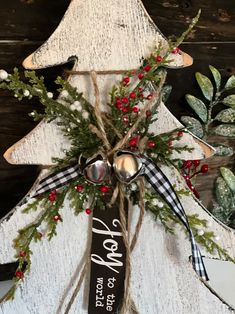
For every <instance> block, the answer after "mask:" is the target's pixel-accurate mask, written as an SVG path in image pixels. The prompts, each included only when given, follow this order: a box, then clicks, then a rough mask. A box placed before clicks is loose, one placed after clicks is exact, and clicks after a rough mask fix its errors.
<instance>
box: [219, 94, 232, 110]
mask: <svg viewBox="0 0 235 314" xmlns="http://www.w3.org/2000/svg"><path fill="white" fill-rule="evenodd" d="M222 102H223V104H225V105H227V106H229V107H231V108H233V109H235V95H230V96H227V97H225V98H224V99H223V100H222Z"/></svg>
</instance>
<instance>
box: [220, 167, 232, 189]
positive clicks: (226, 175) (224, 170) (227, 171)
mask: <svg viewBox="0 0 235 314" xmlns="http://www.w3.org/2000/svg"><path fill="white" fill-rule="evenodd" d="M220 172H221V174H222V176H223V179H224V181H225V182H226V183H227V185H228V187H229V188H230V190H232V191H233V192H235V175H234V174H233V173H232V171H231V170H230V169H228V168H226V167H221V168H220Z"/></svg>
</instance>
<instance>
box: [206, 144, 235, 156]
mask: <svg viewBox="0 0 235 314" xmlns="http://www.w3.org/2000/svg"><path fill="white" fill-rule="evenodd" d="M211 145H212V146H213V147H214V148H215V149H216V153H215V155H216V156H232V155H233V153H234V151H233V148H232V147H229V146H226V145H223V144H217V143H212V144H211Z"/></svg>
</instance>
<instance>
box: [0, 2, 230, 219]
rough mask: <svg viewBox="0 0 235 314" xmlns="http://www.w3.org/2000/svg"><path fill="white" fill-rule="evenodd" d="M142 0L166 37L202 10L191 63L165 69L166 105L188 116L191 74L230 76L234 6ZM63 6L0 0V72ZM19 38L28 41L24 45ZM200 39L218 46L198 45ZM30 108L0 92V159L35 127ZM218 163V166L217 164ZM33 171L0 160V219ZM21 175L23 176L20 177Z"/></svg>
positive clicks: (207, 185)
mask: <svg viewBox="0 0 235 314" xmlns="http://www.w3.org/2000/svg"><path fill="white" fill-rule="evenodd" d="M143 2H144V4H145V6H146V8H147V10H148V11H149V13H150V15H151V16H152V18H153V20H154V21H155V22H156V23H157V25H158V27H159V28H160V29H161V30H162V32H163V33H164V34H165V35H171V34H173V33H174V34H176V35H177V34H180V33H181V32H182V31H183V30H184V29H185V26H186V24H187V23H186V22H185V21H186V20H188V18H189V17H192V16H194V15H195V14H196V12H197V10H198V9H199V8H200V7H201V8H202V10H203V12H202V17H201V20H200V22H199V24H198V27H197V28H196V32H195V33H193V36H191V38H190V39H189V40H190V41H193V42H194V44H187V45H186V44H185V45H183V48H182V49H183V50H184V51H186V52H188V53H189V54H190V55H191V56H192V57H193V58H194V65H193V66H192V67H190V68H185V69H182V70H177V71H174V70H170V71H169V74H168V80H169V82H170V83H171V84H172V85H174V89H173V92H172V95H171V97H170V99H169V101H168V107H169V108H170V110H171V111H172V112H173V113H174V114H175V115H176V116H177V117H180V116H181V115H182V114H192V112H191V110H190V109H189V107H188V106H187V105H186V102H185V101H184V95H185V94H186V93H188V92H190V93H192V94H195V95H196V94H197V95H199V90H198V88H197V86H196V83H195V79H194V73H195V72H196V71H200V72H203V73H205V74H209V70H208V65H209V64H213V65H214V66H216V67H218V69H220V70H221V71H222V74H223V77H227V76H228V75H229V74H231V73H235V65H234V57H233V54H234V53H233V52H234V51H235V44H232V43H224V41H233V40H234V33H235V19H234V12H235V5H234V4H233V2H232V1H229V0H226V1H222V0H215V1H212V0H208V1H175V0H174V1H173V0H169V1H163V0H160V1H157V2H156V1H150V0H144V1H143ZM68 4H69V1H68V0H58V1H56V2H53V1H45V0H36V1H34V2H33V3H32V4H26V2H21V1H19V0H11V1H8V2H3V1H1V3H0V18H1V28H0V68H5V69H6V70H8V71H12V69H13V68H14V67H15V66H18V67H20V65H21V62H22V61H23V59H24V58H25V57H26V56H27V55H29V54H30V53H31V52H33V51H35V49H37V47H39V46H40V44H41V43H42V42H43V41H44V40H46V39H47V38H48V37H49V35H50V34H51V32H52V31H53V30H54V29H55V27H56V26H57V24H58V23H59V21H60V19H61V17H62V16H63V14H64V12H65V9H66V7H67V6H68ZM226 12H227V14H226ZM227 15H228V16H227ZM226 16H227V17H226ZM25 17H27V18H25ZM23 39H28V40H26V41H24V40H23ZM1 40H7V42H6V43H5V44H3V43H2V42H1ZM9 40H16V42H11V43H10V44H9V42H8V41H9ZM201 41H212V42H217V41H221V42H220V43H214V44H213V43H211V44H207V43H205V44H202V43H201ZM20 68H21V67H20ZM21 69H22V68H21ZM40 73H42V74H44V75H45V76H46V77H47V80H48V83H49V86H50V83H51V82H52V81H53V79H54V78H55V77H56V75H57V74H60V73H61V68H57V69H55V68H54V69H51V70H49V69H47V70H45V71H43V72H40ZM53 88H54V87H53V86H52V89H53ZM34 105H36V103H35V102H34V101H33V102H21V103H18V101H17V100H16V99H15V98H14V97H10V94H8V93H6V92H2V91H0V117H1V123H0V153H1V155H2V153H3V152H4V151H5V149H6V148H8V147H9V146H11V145H12V144H13V143H14V142H16V141H17V140H19V139H20V138H22V137H23V136H24V135H25V134H26V133H27V132H28V131H30V130H31V129H32V128H33V126H34V125H35V124H34V123H33V122H32V121H31V119H30V118H29V117H28V113H29V112H31V111H32V109H33V108H34ZM36 106H37V105H36ZM231 160H232V159H229V160H226V163H230V164H231V162H232V161H231ZM216 163H217V161H216ZM218 164H220V161H219V160H218ZM212 168H213V169H214V168H215V166H212ZM37 171H38V170H37V168H36V167H35V168H34V167H30V166H27V167H21V166H17V167H16V166H11V165H8V164H7V163H6V162H5V161H4V160H3V158H2V157H1V159H0V215H1V216H3V214H4V213H5V212H6V211H7V210H9V209H10V208H11V207H13V205H15V204H16V203H17V201H18V200H19V199H20V198H21V197H22V196H23V195H24V194H25V192H26V191H27V190H28V189H29V187H30V186H31V184H32V183H33V181H34V180H35V178H36V175H37ZM217 171H218V170H215V169H214V170H212V172H211V173H210V175H209V176H208V180H206V181H204V179H203V182H204V184H202V185H201V187H200V190H202V191H204V192H203V193H202V194H205V195H206V194H208V193H210V194H208V195H209V198H210V196H211V193H212V192H211V191H212V185H213V181H214V178H215V176H216V172H217ZM26 172H27V176H26V175H25V173H26ZM209 181H210V182H209ZM19 182H20V184H19ZM209 198H208V197H207V196H204V199H205V202H206V204H208V203H209Z"/></svg>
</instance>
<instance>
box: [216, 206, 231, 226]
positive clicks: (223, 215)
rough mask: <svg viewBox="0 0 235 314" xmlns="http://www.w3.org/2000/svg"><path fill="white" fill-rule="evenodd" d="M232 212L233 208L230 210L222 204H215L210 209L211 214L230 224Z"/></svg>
mask: <svg viewBox="0 0 235 314" xmlns="http://www.w3.org/2000/svg"><path fill="white" fill-rule="evenodd" d="M232 212H233V210H231V209H230V208H224V207H223V206H220V205H218V206H215V207H214V208H213V209H212V213H213V215H214V216H215V217H216V218H217V219H219V220H220V221H221V222H223V223H224V224H225V225H230V223H231V220H230V219H231V215H232Z"/></svg>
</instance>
